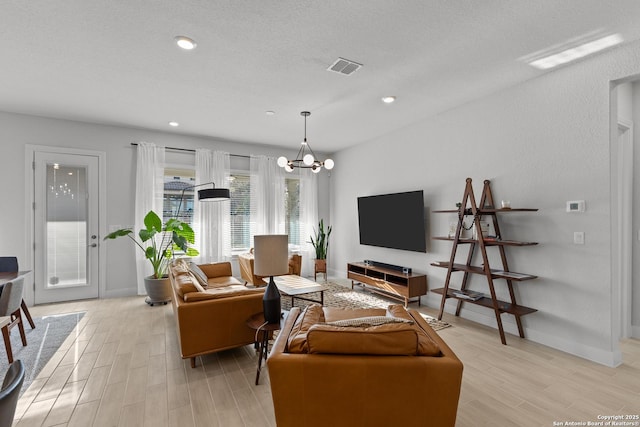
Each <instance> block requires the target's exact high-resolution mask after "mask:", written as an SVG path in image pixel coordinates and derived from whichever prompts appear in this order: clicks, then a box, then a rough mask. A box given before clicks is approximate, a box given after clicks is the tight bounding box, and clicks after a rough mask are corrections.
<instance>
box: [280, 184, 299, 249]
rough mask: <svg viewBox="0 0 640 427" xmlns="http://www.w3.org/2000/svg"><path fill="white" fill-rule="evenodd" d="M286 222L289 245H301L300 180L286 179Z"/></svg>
mask: <svg viewBox="0 0 640 427" xmlns="http://www.w3.org/2000/svg"><path fill="white" fill-rule="evenodd" d="M284 207H285V223H284V227H285V230H284V232H285V233H286V234H288V235H289V245H292V246H298V247H299V246H300V245H301V244H302V243H303V242H300V180H299V179H298V178H286V179H285V196H284Z"/></svg>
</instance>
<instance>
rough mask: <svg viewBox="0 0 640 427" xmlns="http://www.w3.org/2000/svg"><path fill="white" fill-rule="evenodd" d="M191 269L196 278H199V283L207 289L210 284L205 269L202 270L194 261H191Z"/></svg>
mask: <svg viewBox="0 0 640 427" xmlns="http://www.w3.org/2000/svg"><path fill="white" fill-rule="evenodd" d="M189 271H191V273H193V275H194V276H195V277H196V279H198V283H200V286H202V287H203V288H205V289H206V288H207V285H208V283H207V280H208V277H207V275H206V274H204V271H202V269H201V268H200V267H198V265H197V264H196V263H195V262H193V261H190V262H189Z"/></svg>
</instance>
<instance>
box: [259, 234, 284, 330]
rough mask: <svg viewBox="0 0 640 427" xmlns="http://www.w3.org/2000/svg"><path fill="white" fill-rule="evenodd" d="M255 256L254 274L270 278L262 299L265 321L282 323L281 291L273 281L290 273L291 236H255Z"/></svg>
mask: <svg viewBox="0 0 640 427" xmlns="http://www.w3.org/2000/svg"><path fill="white" fill-rule="evenodd" d="M253 256H254V261H253V262H254V265H253V269H254V273H255V274H256V275H257V276H269V284H268V285H267V289H265V291H264V297H263V298H262V310H263V311H264V320H265V321H266V322H268V323H280V308H281V307H280V291H279V290H278V287H277V286H276V284H275V282H274V281H273V276H281V275H283V274H287V273H289V236H287V235H286V234H271V235H261V236H254V238H253Z"/></svg>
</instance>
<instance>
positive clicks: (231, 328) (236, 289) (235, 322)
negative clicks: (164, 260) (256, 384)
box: [169, 260, 264, 368]
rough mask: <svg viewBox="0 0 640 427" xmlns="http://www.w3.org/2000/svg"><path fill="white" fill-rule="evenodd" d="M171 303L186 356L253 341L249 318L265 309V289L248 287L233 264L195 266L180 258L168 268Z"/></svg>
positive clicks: (182, 352)
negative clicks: (232, 270) (234, 272)
mask: <svg viewBox="0 0 640 427" xmlns="http://www.w3.org/2000/svg"><path fill="white" fill-rule="evenodd" d="M169 278H170V280H171V285H172V286H171V287H172V290H173V292H172V298H171V301H172V305H173V312H174V315H175V319H176V325H177V328H176V330H177V332H178V340H179V342H180V352H181V355H182V358H183V359H187V358H190V359H191V367H192V368H193V367H195V363H196V357H197V356H200V355H203V354H208V353H214V352H217V351H221V350H226V349H230V348H235V347H241V346H244V345H247V344H252V343H254V339H255V338H254V334H255V331H254V330H252V329H250V328H249V327H248V326H247V323H246V322H247V319H248V318H249V317H251V316H252V315H254V314H256V313H260V312H261V311H262V296H263V294H264V288H260V289H258V288H247V287H245V286H244V285H242V283H240V281H239V280H237V279H236V278H234V277H233V276H232V273H231V263H229V262H220V263H214V264H201V265H198V266H196V265H195V264H193V263H188V262H186V261H184V260H177V261H175V262H173V263H172V264H171V265H170V267H169Z"/></svg>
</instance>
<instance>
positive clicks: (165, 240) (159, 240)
mask: <svg viewBox="0 0 640 427" xmlns="http://www.w3.org/2000/svg"><path fill="white" fill-rule="evenodd" d="M144 226H145V228H142V229H141V230H140V231H138V239H139V241H138V239H136V238H135V237H134V235H133V230H132V229H130V228H122V229H120V230H116V231H114V232H112V233H109V234H108V235H107V236H106V237H105V238H104V240H107V239H116V238H118V237H123V236H126V237H128V238H130V239H131V241H133V243H135V244H136V246H137V247H139V248H140V249H141V250H142V252H144V256H145V258H147V259H148V260H149V262H150V263H151V266H152V267H153V275H151V276H148V277H145V278H144V285H145V289H146V291H147V295H148V297H147V299H146V302H147V304H149V305H154V304H156V303H164V304H166V303H167V302H168V301H170V300H171V284H170V283H169V279H168V277H167V268H168V266H169V260H170V258H171V257H172V256H173V253H174V251H175V250H178V249H179V250H182V251H183V252H184V253H185V255H187V256H196V255H198V251H197V250H196V249H194V248H191V247H189V244H193V243H194V241H195V234H194V232H193V229H192V228H191V226H190V225H189V224H187V223H186V222H183V221H180V220H178V219H176V218H171V219H169V220H168V221H167V222H166V223H164V224H163V223H162V220H161V219H160V217H159V216H158V214H156V213H155V212H154V211H149V213H147V215H145V217H144Z"/></svg>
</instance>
